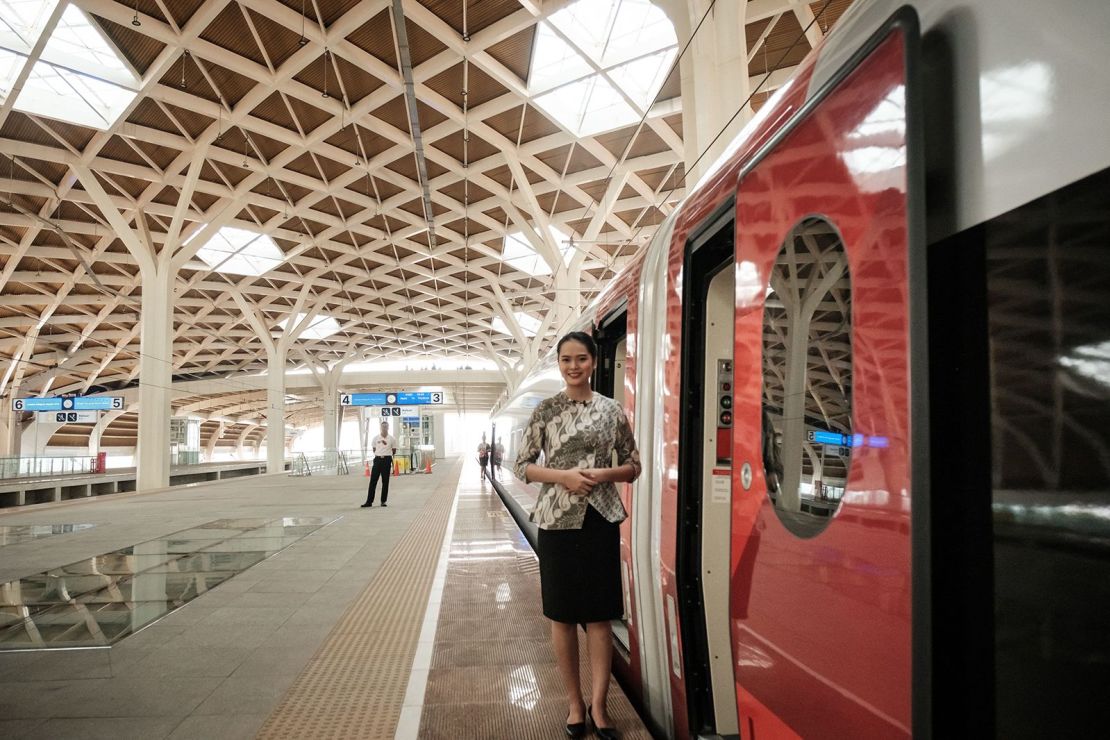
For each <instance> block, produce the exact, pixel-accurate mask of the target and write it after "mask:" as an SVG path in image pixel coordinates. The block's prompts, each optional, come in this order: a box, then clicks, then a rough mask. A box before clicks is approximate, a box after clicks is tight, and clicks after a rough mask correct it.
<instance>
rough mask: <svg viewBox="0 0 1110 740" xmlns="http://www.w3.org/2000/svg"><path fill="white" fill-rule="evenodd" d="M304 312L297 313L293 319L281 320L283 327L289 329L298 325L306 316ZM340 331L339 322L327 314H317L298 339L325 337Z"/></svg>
mask: <svg viewBox="0 0 1110 740" xmlns="http://www.w3.org/2000/svg"><path fill="white" fill-rule="evenodd" d="M304 316H305V315H304V314H303V313H299V314H297V315H295V316H294V317H293V318H292V319H286V320H285V321H283V322H281V328H282V329H284V330H286V331H288V330H289V327H290V326H294V327H295V326H296V325H297V324H299V323H301V319H303V318H304ZM337 331H339V322H338V321H336V320H335V319H334V318H332V317H331V316H328V315H326V314H322V313H320V314H316V316H315V317H314V318H313V319H312V322H311V323H310V324H309V325H308V326H307V327H306V328H305V329H304V331H302V332H301V333H300V335H299V336H298V337H297V338H298V339H324V338H325V337H330V336H331V335H332V334H335V333H336V332H337Z"/></svg>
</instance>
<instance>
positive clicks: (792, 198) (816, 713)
mask: <svg viewBox="0 0 1110 740" xmlns="http://www.w3.org/2000/svg"><path fill="white" fill-rule="evenodd" d="M904 43H905V41H904V38H903V35H902V33H901V31H900V30H895V31H894V32H892V33H891V35H890V36H889V37H888V38H887V39H886V40H884V41H883V42H881V44H880V45H879V46H878V47H877V48H876V49H875V51H874V52H873V53H872V54H871V55H870V56H869V57H868V58H867V59H866V60H864V61H863V62H861V64H860V65H859V66H858V67H857V68H856V69H855V70H854V71H853V72H851V73H850V74H849V76H848V77H847V78H846V79H844V80H843V81H842V82H841V83H840V85H839V86H838V87H837V89H836V90H834V91H833V92H831V93H829V94H828V96H827V97H825V98H824V99H823V100H822V101H821V102H820V103H819V104H818V105H817V106H816V107H815V108H814V109H813V110H812V111H811V112H810V113H809V114H807V116H806V117H805V119H804V120H802V121H801V122H800V123H799V124H798V125H797V126H796V127H795V128H794V129H793V130H792V131H791V132H790V133H789V134H788V135H787V136H786V137H785V138H784V139H782V140H781V141H779V142H778V143H777V144H776V145H775V146H774V147H773V149H772V150H771V151H770V152H769V153H768V154H767V155H766V156H765V157H764V158H763V159H762V160H761V161H760V162H759V163H758V164H757V165H756V166H755V167H754V168H753V169H752V170H751V171H750V172H748V173H747V174H746V176H745V177H744V178H743V180H742V181H741V182H740V184H739V188H738V196H737V204H736V215H737V245H736V259H737V265H738V266H739V265H741V264H744V263H749V265H754V267H755V271H754V272H755V274H757V275H758V276H759V280H760V281H761V284H760V285H758V286H754V288H755V289H751V288H752V287H753V286H748V289H745V286H744V285H741V284H739V282H738V285H737V296H738V298H737V305H736V325H735V338H736V346H735V364H734V368H735V372H736V380H737V388H736V391H737V392H736V417H735V418H736V436H735V446H734V455H735V456H734V459H735V460H738V461H749V462H750V463H751V465H752V468H753V472H754V473H755V475H754V480H753V481H752V484H751V489H750V490H748V491H744V489H743V486H742V484H741V476H740V474H739V467H740V466H739V465H737V466H736V468H735V469H736V473H735V474H734V478H735V479H734V481H733V490H734V491H736V492H739V495H736V496H734V498H733V551H732V573H733V581H732V586H731V594H730V599H731V616H732V620H731V629H732V637H733V650H734V655H735V656H736V666H735V669H736V676H737V700H738V703H739V707H740V712H741V726H742V727H749V728H751V729H754V730H755V734H756V736H757V737H760V738H766V737H794V736H797V735H801V736H807V737H810V736H823V737H899V736H907V735H909V734H910V730H909V727H910V723H911V717H910V711H911V708H910V685H911V655H910V644H911V639H910V638H911V620H910V614H911V605H910V598H911V593H910V591H911V581H910V575H911V571H910V567H911V564H910V516H911V511H910V478H909V472H910V471H909V405H908V391H909V372H908V350H909V347H908V336H909V335H908V332H909V326H908V299H907V296H908V285H907V272H906V249H907V209H908V204H907V192H906V176H905V164H906V128H905V126H906V123H905V100H906V96H905V84H906V78H905V64H904ZM814 215H820V216H823V217H824V218H826V219H827V220H828V221H830V222H831V223H832V224H833V225H834V226H836V228H837V229H838V230H839V231H840V233H841V235H842V237H843V241H844V246H845V249H846V252H847V256H848V263H849V272H850V275H851V285H852V348H853V351H852V355H853V387H852V423H853V432H854V433H855V434H856V435H863V437H862V441H863V444H862V446H858V447H854V448H853V450H852V457H851V467H850V472H849V478H848V484H847V489H846V492H845V496H844V499H843V501H842V503H841V507H840V510H839V511H838V513H837V514H836V515H835V516H834V518H833V519H832V521H831V522H830V523H829V525H828V528H827V529H825V530H824V531H823V532H821V533H820V534H818V535H816V536H814V537H812V538H809V539H802V538H800V537H798V536H796V535H795V534H793V533H791V532H790V531H789V530H787V528H786V527H784V526H783V525H782V523H781V522H780V520H779V518H778V516H777V514H776V513H775V511H774V509H773V506H772V504H771V501H770V499H769V497H768V496H767V493H766V485H767V484H766V479H765V477H764V475H763V463H762V460H763V457H762V450H761V439H762V434H761V430H762V417H761V413H762V380H761V378H762V372H763V369H762V352H761V347H762V333H763V300H764V297H765V291H764V288H765V287H766V285H767V281H768V279H769V274H770V269H771V266H772V265H773V264H774V261H775V258H776V256H777V255H778V253H779V251H780V250H781V248H782V245H783V242H784V239H785V237H786V235H787V234H788V233H789V232H790V230H791V229H792V228H793V227H794V226H795V225H796V224H797V223H798V222H799V221H801V220H802V219H803V218H805V217H808V216H814ZM742 274H747V275H751V274H752V271H751V270H750V269H749V270H743V271H742V270H739V269H738V270H737V279H738V281H740V280H741V275H742ZM749 279H750V278H749ZM869 440H876V442H875V444H874V445H870V444H868V441H869ZM880 440H881V444H880V443H879V441H880Z"/></svg>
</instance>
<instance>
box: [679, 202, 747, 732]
mask: <svg viewBox="0 0 1110 740" xmlns="http://www.w3.org/2000/svg"><path fill="white" fill-rule="evenodd" d="M733 231H734V229H733V216H732V207H731V203H730V204H729V206H728V207H727V208H726V210H725V212H724V213H720V214H718V216H717V217H716V218H712V219H710V221H709V223H708V225H707V226H706V227H705V228H703V229H702V230H701V231H700V232H699V233H698V234H696V235H695V236H694V238H693V239H692V240H691V241H690V243H689V245H688V247H687V253H686V258H685V265H684V268H683V296H684V298H685V300H684V302H683V327H682V336H683V339H682V368H683V370H682V380H681V384H682V385H681V394H682V398H681V408H682V412H681V415H682V418H681V431H680V444H679V450H680V451H679V461H678V464H679V480H678V491H679V497H678V512H679V513H678V532H677V538H678V541H677V553H676V555H677V556H676V562H675V570H676V582H677V587H678V592H679V595H680V606H679V612H680V613H679V623H680V624H681V625H682V649H683V660H682V664H683V666H684V667H685V672H686V679H685V680H686V696H687V710H688V712H689V720H690V729H691V734H692V735H694V736H698V735H704V734H714V735H721V736H725V737H727V736H735V735H736V734H737V733H738V725H737V710H736V693H735V682H734V679H733V674H732V646H731V642H730V639H729V624H728V621H729V620H728V605H729V598H728V594H729V575H728V574H729V545H730V542H731V536H730V529H731V519H730V507H731V488H732V487H731V454H732V453H731V436H730V435H731V431H732V430H731V426H732V395H731V384H732V344H733V336H732V333H733V293H734V286H735V280H734V275H733V270H732V269H731V268H732V264H733V262H732V258H733Z"/></svg>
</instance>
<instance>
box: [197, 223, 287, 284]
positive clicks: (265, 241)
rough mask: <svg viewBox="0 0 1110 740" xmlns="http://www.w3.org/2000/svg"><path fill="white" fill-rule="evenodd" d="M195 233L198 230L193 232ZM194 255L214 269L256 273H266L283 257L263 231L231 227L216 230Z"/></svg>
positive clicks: (243, 273)
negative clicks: (260, 232) (261, 232)
mask: <svg viewBox="0 0 1110 740" xmlns="http://www.w3.org/2000/svg"><path fill="white" fill-rule="evenodd" d="M199 233H200V231H199V230H198V231H197V232H196V234H199ZM196 234H194V236H195V235H196ZM187 243H188V242H186V244H187ZM197 257H200V258H201V259H202V260H204V262H205V264H207V265H208V266H209V267H211V268H212V269H213V270H215V271H216V272H226V273H230V274H233V275H256V276H257V275H264V274H266V273H267V272H269V271H270V270H272V269H274V268H275V267H277V266H278V265H280V264H281V262H282V260H284V259H285V255H284V254H282V251H281V250H280V249H278V247H277V245H276V244H274V240H273V239H271V238H270V237H269V236H267V235H266V234H259V233H257V232H254V231H247V230H246V229H236V228H233V227H231V226H225V227H223V228H222V229H220V230H219V231H217V232H216V235H215V236H213V237H212V238H211V239H209V240H208V243H207V244H205V245H204V246H203V247H201V248H200V249H199V250H198V251H197Z"/></svg>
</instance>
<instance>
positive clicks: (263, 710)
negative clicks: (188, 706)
mask: <svg viewBox="0 0 1110 740" xmlns="http://www.w3.org/2000/svg"><path fill="white" fill-rule="evenodd" d="M296 678H297V676H296V675H295V674H276V675H275V674H270V675H267V676H260V675H251V676H234V675H233V676H231V677H230V678H227V679H225V680H224V681H223V682H222V683H221V684H220V685H219V686H217V687H216V688H215V690H214V691H213V692H212V693H211V695H209V697H208V698H207V699H205V700H204V701H203V702H202V703H201V704H200V706H198V707H197V708H196V709H195V710H193V712H192V714H193V715H194V716H202V715H213V714H216V715H239V714H265V715H267V716H268V715H269V714H270V712H272V711H273V710H274V708H275V707H276V706H277V705H278V703H279V702H280V701H281V697H282V696H283V695H284V694H285V692H286V691H287V690H288V689H289V687H290V686H292V685H293V681H294V680H296Z"/></svg>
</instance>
